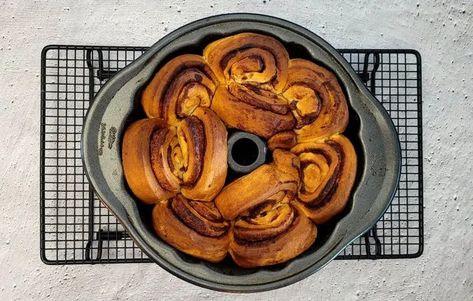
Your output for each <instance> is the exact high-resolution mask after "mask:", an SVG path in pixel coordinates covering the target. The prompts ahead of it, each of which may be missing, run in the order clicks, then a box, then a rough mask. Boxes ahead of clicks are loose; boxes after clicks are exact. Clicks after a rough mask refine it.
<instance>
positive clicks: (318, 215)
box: [122, 33, 357, 267]
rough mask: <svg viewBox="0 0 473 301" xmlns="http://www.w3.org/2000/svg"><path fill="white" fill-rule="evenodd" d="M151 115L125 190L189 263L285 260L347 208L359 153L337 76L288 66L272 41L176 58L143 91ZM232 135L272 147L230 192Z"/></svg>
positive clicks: (243, 42)
mask: <svg viewBox="0 0 473 301" xmlns="http://www.w3.org/2000/svg"><path fill="white" fill-rule="evenodd" d="M141 104H142V107H143V109H144V111H145V113H146V115H147V118H146V119H142V120H139V121H136V122H134V123H133V124H131V125H130V126H129V127H128V128H127V129H126V132H125V135H124V138H123V145H122V160H123V169H124V174H125V178H126V181H127V183H128V186H129V187H130V189H131V190H132V192H133V193H134V195H135V196H136V197H137V198H138V199H140V200H141V201H142V202H144V203H146V204H149V205H153V206H154V209H153V212H152V221H153V227H154V229H155V231H156V233H157V235H158V236H159V237H160V238H161V239H163V240H164V241H166V242H167V243H169V244H170V245H172V246H174V247H175V248H177V249H179V250H180V251H182V252H185V253H187V254H190V255H192V256H195V257H198V258H201V259H204V260H207V261H210V262H219V261H221V260H223V259H224V258H225V257H226V256H227V254H229V255H230V256H231V257H232V259H233V261H234V262H235V263H236V264H237V265H239V266H241V267H258V266H266V265H273V264H277V263H281V262H285V261H287V260H289V259H291V258H294V257H296V256H298V255H299V254H301V253H302V252H304V251H305V250H307V249H308V248H309V247H310V246H311V245H312V244H313V243H314V241H315V239H316V236H317V226H316V225H318V224H323V223H325V222H327V221H329V220H330V219H331V218H333V217H334V216H336V215H337V214H339V213H340V212H341V211H342V210H343V209H344V208H345V206H346V204H347V202H348V199H349V196H350V192H351V189H352V187H353V184H354V180H355V173H356V168H357V162H356V153H355V150H354V148H353V146H352V144H351V142H350V141H349V140H348V139H347V138H346V137H345V136H343V134H342V132H343V131H344V130H345V128H346V127H347V123H348V107H347V102H346V100H345V96H344V93H343V91H342V90H341V87H340V85H339V83H338V82H337V79H336V77H335V76H334V75H333V74H332V73H331V72H330V71H328V70H327V69H325V68H323V67H321V66H319V65H317V64H315V63H313V62H310V61H307V60H304V59H297V58H296V59H290V58H289V55H288V53H287V51H286V49H285V48H284V46H283V45H282V44H281V42H279V41H278V40H277V39H275V38H273V37H270V36H265V35H261V34H256V33H240V34H236V35H233V36H229V37H225V38H223V39H220V40H217V41H215V42H212V43H211V44H209V45H208V46H207V47H206V48H205V49H204V52H203V55H202V56H200V55H194V54H185V55H180V56H177V57H175V58H174V59H172V60H171V61H169V62H168V63H166V64H165V65H164V66H163V67H162V68H160V69H159V70H158V71H157V73H156V74H155V75H154V77H153V78H152V80H151V81H150V82H149V84H148V85H147V86H146V87H145V89H144V90H143V93H142V98H141ZM227 128H236V129H240V130H243V131H247V132H250V133H253V134H256V135H258V136H260V137H262V138H265V139H267V144H268V147H269V149H270V150H271V151H272V158H273V160H272V162H270V163H268V164H264V165H262V166H260V167H258V168H257V169H255V170H254V171H252V172H251V173H249V174H246V175H244V176H242V177H240V178H238V179H237V180H235V181H233V182H231V183H230V184H228V185H227V186H225V187H224V184H225V180H226V176H227V151H228V150H227Z"/></svg>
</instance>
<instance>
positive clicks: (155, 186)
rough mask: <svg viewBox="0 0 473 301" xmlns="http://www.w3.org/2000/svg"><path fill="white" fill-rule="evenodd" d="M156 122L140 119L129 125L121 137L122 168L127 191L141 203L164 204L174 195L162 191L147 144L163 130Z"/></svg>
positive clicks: (165, 189)
mask: <svg viewBox="0 0 473 301" xmlns="http://www.w3.org/2000/svg"><path fill="white" fill-rule="evenodd" d="M166 126H167V125H166V124H165V123H164V122H163V121H162V120H160V119H142V120H138V121H136V122H134V123H132V124H131V125H130V126H129V127H128V128H127V130H126V131H125V135H124V137H123V144H122V164H123V172H124V174H125V179H126V181H127V183H128V186H129V187H130V189H131V191H133V193H134V194H135V195H136V197H138V198H139V199H140V200H142V201H143V202H144V203H147V204H153V203H157V202H158V201H162V200H166V199H168V198H170V197H172V196H173V195H174V194H175V191H172V190H168V189H167V188H169V187H163V186H162V185H161V184H160V183H159V182H158V180H157V179H156V176H155V174H154V172H153V166H152V163H151V152H150V144H151V140H152V139H153V136H155V133H157V132H160V131H162V130H163V129H165V128H166Z"/></svg>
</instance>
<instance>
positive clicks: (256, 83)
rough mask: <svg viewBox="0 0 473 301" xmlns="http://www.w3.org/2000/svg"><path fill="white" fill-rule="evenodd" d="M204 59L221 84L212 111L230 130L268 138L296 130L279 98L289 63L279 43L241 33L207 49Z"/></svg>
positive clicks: (286, 54) (287, 109)
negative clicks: (231, 128)
mask: <svg viewBox="0 0 473 301" xmlns="http://www.w3.org/2000/svg"><path fill="white" fill-rule="evenodd" d="M204 58H205V60H206V61H207V62H208V64H209V66H210V68H212V70H213V71H214V72H215V75H216V76H217V78H218V79H219V81H220V83H221V85H220V86H219V87H218V88H217V91H216V92H215V95H214V99H213V101H212V110H214V111H215V112H216V113H217V114H218V115H219V116H220V117H221V118H222V120H223V121H224V122H225V123H226V124H227V125H228V126H229V127H234V128H238V129H241V130H245V131H248V132H250V133H253V134H256V135H259V136H262V137H265V138H269V137H271V136H272V135H274V134H276V133H277V132H279V131H283V130H287V129H291V128H293V126H294V124H295V120H294V117H293V116H292V114H291V112H290V109H289V106H288V103H287V101H286V100H285V99H284V98H283V97H281V96H280V95H279V93H280V92H281V91H282V89H283V88H284V86H285V85H286V80H287V65H288V61H289V56H288V53H287V51H286V49H285V48H284V46H283V45H282V44H281V43H280V42H279V41H277V40H276V39H274V38H272V37H269V36H264V35H260V34H254V33H241V34H237V35H234V36H231V37H227V38H223V39H220V40H217V41H215V42H213V43H211V44H210V45H208V46H207V47H206V48H205V50H204Z"/></svg>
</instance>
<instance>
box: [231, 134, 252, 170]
mask: <svg viewBox="0 0 473 301" xmlns="http://www.w3.org/2000/svg"><path fill="white" fill-rule="evenodd" d="M232 157H233V160H235V162H236V163H238V164H240V165H243V166H248V165H251V164H253V163H254V162H255V161H256V159H257V158H258V146H257V145H256V143H255V142H254V141H253V140H250V139H248V138H241V139H239V140H237V141H235V144H234V145H233V148H232Z"/></svg>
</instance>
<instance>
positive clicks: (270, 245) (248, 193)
mask: <svg viewBox="0 0 473 301" xmlns="http://www.w3.org/2000/svg"><path fill="white" fill-rule="evenodd" d="M273 156H274V162H273V163H271V164H267V165H263V166H261V167H259V168H258V169H256V170H254V171H253V172H252V173H250V174H248V175H246V176H244V177H242V178H240V179H238V180H236V181H235V182H233V183H231V184H229V185H228V186H227V187H226V188H225V189H224V190H223V191H222V192H221V193H220V194H219V195H218V196H217V198H216V199H215V203H216V205H217V208H218V209H219V210H220V212H221V213H222V216H223V217H224V218H225V219H227V220H235V219H236V220H235V224H234V227H233V232H232V234H233V235H232V239H231V242H230V255H231V256H232V258H233V260H234V261H235V262H236V263H237V264H238V265H240V266H242V267H255V266H264V265H271V264H277V263H280V262H283V261H286V260H288V259H290V258H293V257H295V256H297V255H299V254H300V253H302V252H303V251H305V250H306V249H307V248H308V247H310V245H312V243H313V242H314V240H315V237H316V233H317V232H316V231H317V230H316V228H315V225H314V224H313V223H312V222H310V220H309V219H308V218H307V217H305V216H304V215H302V214H301V213H300V211H299V210H297V209H296V208H294V207H293V206H292V205H291V203H290V202H291V201H292V200H293V198H294V196H295V194H296V193H297V188H298V184H299V160H298V159H297V157H296V156H294V155H293V154H291V153H290V152H287V151H282V150H275V151H274V153H273Z"/></svg>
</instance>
